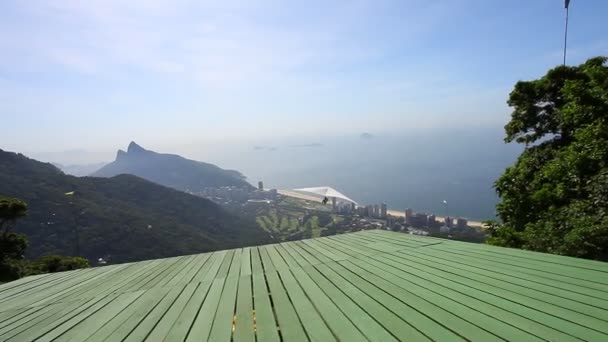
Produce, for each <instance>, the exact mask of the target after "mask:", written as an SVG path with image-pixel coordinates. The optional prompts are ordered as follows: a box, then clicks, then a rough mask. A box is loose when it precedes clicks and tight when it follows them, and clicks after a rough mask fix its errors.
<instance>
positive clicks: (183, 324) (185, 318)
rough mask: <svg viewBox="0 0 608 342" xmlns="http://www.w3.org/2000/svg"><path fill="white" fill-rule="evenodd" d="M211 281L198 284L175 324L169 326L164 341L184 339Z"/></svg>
mask: <svg viewBox="0 0 608 342" xmlns="http://www.w3.org/2000/svg"><path fill="white" fill-rule="evenodd" d="M211 283H212V282H211V281H209V282H204V283H200V284H199V286H198V287H197V288H196V290H195V291H194V294H192V297H191V298H190V300H189V301H188V303H187V304H186V306H185V307H184V310H183V311H182V313H181V314H180V315H179V317H178V318H177V320H176V321H175V324H173V326H172V327H171V330H170V331H169V333H168V334H167V337H166V338H165V341H184V340H185V339H186V337H187V336H188V332H190V327H191V326H192V324H193V323H194V320H195V318H196V315H197V314H198V312H199V310H200V309H201V306H202V305H203V303H204V301H205V298H206V296H207V294H208V292H209V289H210V288H211Z"/></svg>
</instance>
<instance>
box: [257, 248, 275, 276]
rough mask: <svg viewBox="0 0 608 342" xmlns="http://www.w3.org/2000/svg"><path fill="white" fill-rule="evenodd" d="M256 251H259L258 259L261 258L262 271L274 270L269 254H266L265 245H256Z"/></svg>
mask: <svg viewBox="0 0 608 342" xmlns="http://www.w3.org/2000/svg"><path fill="white" fill-rule="evenodd" d="M258 251H259V252H260V259H261V260H262V268H263V269H264V272H271V271H274V270H275V268H274V265H273V264H272V261H271V259H270V256H269V255H268V250H267V249H266V246H262V247H258Z"/></svg>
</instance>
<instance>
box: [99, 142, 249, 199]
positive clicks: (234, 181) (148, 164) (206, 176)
mask: <svg viewBox="0 0 608 342" xmlns="http://www.w3.org/2000/svg"><path fill="white" fill-rule="evenodd" d="M124 173H126V174H132V175H136V176H138V177H141V178H144V179H147V180H149V181H151V182H154V183H157V184H161V185H164V186H168V187H170V188H174V189H177V190H181V191H191V192H199V191H202V190H203V189H204V188H206V187H221V186H236V187H240V188H253V187H252V185H251V184H249V183H247V181H245V177H244V176H243V175H242V174H241V173H239V172H238V171H234V170H224V169H221V168H219V167H217V166H215V165H213V164H208V163H203V162H198V161H194V160H190V159H186V158H183V157H180V156H178V155H174V154H163V153H156V152H153V151H148V150H146V149H144V148H142V147H141V146H139V145H137V144H136V143H134V142H131V144H129V148H128V149H127V152H124V151H118V154H117V156H116V160H115V161H114V162H112V163H110V164H108V165H106V166H104V167H102V168H101V169H99V170H98V171H97V172H95V173H93V174H92V176H96V177H113V176H116V175H119V174H124Z"/></svg>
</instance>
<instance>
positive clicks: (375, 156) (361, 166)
mask: <svg viewBox="0 0 608 342" xmlns="http://www.w3.org/2000/svg"><path fill="white" fill-rule="evenodd" d="M503 136H504V133H503V132H502V130H501V129H470V130H467V129H459V130H443V131H425V132H415V131H412V132H407V133H403V134H394V133H393V134H384V135H383V134H374V135H372V136H370V135H368V134H356V135H345V136H340V137H326V138H317V139H311V138H307V139H302V138H298V139H296V138H284V139H276V140H272V139H267V140H265V141H261V142H256V143H252V144H249V143H247V144H240V145H239V144H237V145H230V146H226V147H225V148H222V149H215V150H214V151H211V152H210V151H209V150H207V152H206V153H204V154H203V155H200V156H197V157H198V158H197V159H199V160H205V161H209V162H212V163H216V164H217V165H219V166H221V167H224V168H231V169H236V170H239V171H240V172H242V173H243V174H244V175H245V176H247V179H248V180H249V181H250V182H251V183H252V184H254V185H257V182H258V181H260V180H261V181H263V182H264V185H265V187H266V188H278V189H295V188H303V187H314V186H331V187H334V188H336V189H337V190H339V191H341V192H343V193H344V194H345V195H347V196H349V197H350V198H352V199H354V200H356V201H357V202H358V203H359V204H375V203H381V202H386V203H387V204H388V207H389V208H390V209H394V210H404V209H405V208H412V209H414V211H416V212H427V213H435V214H437V215H439V216H443V215H445V205H444V204H443V201H444V200H446V201H447V202H448V206H449V214H450V215H451V216H460V217H466V218H469V219H471V220H484V219H492V218H495V205H496V203H497V202H498V198H497V196H496V193H495V191H494V189H493V184H494V181H495V180H496V179H497V178H498V177H499V176H500V175H501V174H502V173H503V172H504V170H505V168H506V167H508V166H509V165H512V164H513V162H514V161H515V160H516V158H517V155H518V154H519V153H520V152H521V150H522V147H521V146H517V145H514V144H505V143H504V142H503V140H502V139H503Z"/></svg>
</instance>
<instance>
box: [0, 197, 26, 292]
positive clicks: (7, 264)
mask: <svg viewBox="0 0 608 342" xmlns="http://www.w3.org/2000/svg"><path fill="white" fill-rule="evenodd" d="M26 213H27V205H26V204H25V203H24V202H22V201H20V200H18V199H14V198H6V197H0V282H4V281H8V280H13V279H17V278H19V277H20V276H21V274H22V273H23V269H22V265H21V264H20V263H19V262H18V261H19V260H22V259H23V255H24V254H25V249H26V248H27V238H26V237H25V235H22V234H17V233H13V232H11V231H10V228H12V226H13V225H14V223H15V221H17V219H19V218H21V217H23V216H25V215H26Z"/></svg>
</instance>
